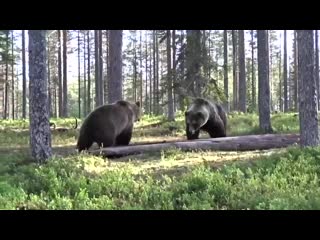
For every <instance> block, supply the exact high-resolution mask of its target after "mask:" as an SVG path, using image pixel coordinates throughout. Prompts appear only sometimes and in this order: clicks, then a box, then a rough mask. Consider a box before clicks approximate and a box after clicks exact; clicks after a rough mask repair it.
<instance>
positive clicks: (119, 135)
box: [77, 100, 141, 152]
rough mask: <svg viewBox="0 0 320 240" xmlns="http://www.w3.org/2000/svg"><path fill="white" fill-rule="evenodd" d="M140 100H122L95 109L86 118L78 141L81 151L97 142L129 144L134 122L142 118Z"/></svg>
mask: <svg viewBox="0 0 320 240" xmlns="http://www.w3.org/2000/svg"><path fill="white" fill-rule="evenodd" d="M140 111H141V109H140V102H136V103H130V102H128V101H124V100H120V101H117V102H115V103H113V104H106V105H103V106H100V107H98V108H96V109H95V110H93V111H92V112H91V113H90V114H89V115H88V116H87V118H86V119H85V120H84V122H83V124H82V126H81V128H80V134H79V138H78V143H77V149H78V150H79V152H81V151H82V150H86V149H88V148H90V147H91V145H92V144H93V142H96V143H97V144H98V145H99V147H101V146H102V145H103V147H110V146H121V145H129V143H130V140H131V137H132V130H133V125H134V122H136V121H139V119H140Z"/></svg>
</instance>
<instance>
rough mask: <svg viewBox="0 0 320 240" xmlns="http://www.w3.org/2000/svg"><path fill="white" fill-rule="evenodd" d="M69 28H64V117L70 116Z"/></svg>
mask: <svg viewBox="0 0 320 240" xmlns="http://www.w3.org/2000/svg"><path fill="white" fill-rule="evenodd" d="M67 41H68V39H67V30H63V49H62V50H63V117H68V83H67V74H68V71H67V67H68V64H67Z"/></svg>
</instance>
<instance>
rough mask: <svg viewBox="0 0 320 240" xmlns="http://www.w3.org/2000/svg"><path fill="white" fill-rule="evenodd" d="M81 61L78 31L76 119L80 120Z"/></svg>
mask: <svg viewBox="0 0 320 240" xmlns="http://www.w3.org/2000/svg"><path fill="white" fill-rule="evenodd" d="M80 64H81V61H80V30H78V105H79V107H78V108H79V113H78V117H79V118H81V77H80V74H81V66H80Z"/></svg>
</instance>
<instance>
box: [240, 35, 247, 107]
mask: <svg viewBox="0 0 320 240" xmlns="http://www.w3.org/2000/svg"><path fill="white" fill-rule="evenodd" d="M238 32H239V110H240V111H241V112H244V113H245V112H246V111H247V108H246V95H247V86H246V64H245V47H244V30H239V31H238Z"/></svg>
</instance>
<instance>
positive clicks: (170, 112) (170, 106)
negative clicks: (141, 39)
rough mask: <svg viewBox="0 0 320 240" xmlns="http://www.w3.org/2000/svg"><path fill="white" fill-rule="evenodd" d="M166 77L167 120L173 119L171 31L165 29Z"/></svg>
mask: <svg viewBox="0 0 320 240" xmlns="http://www.w3.org/2000/svg"><path fill="white" fill-rule="evenodd" d="M167 70H168V73H167V77H168V120H169V121H174V109H173V98H172V73H171V32H170V30H167Z"/></svg>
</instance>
